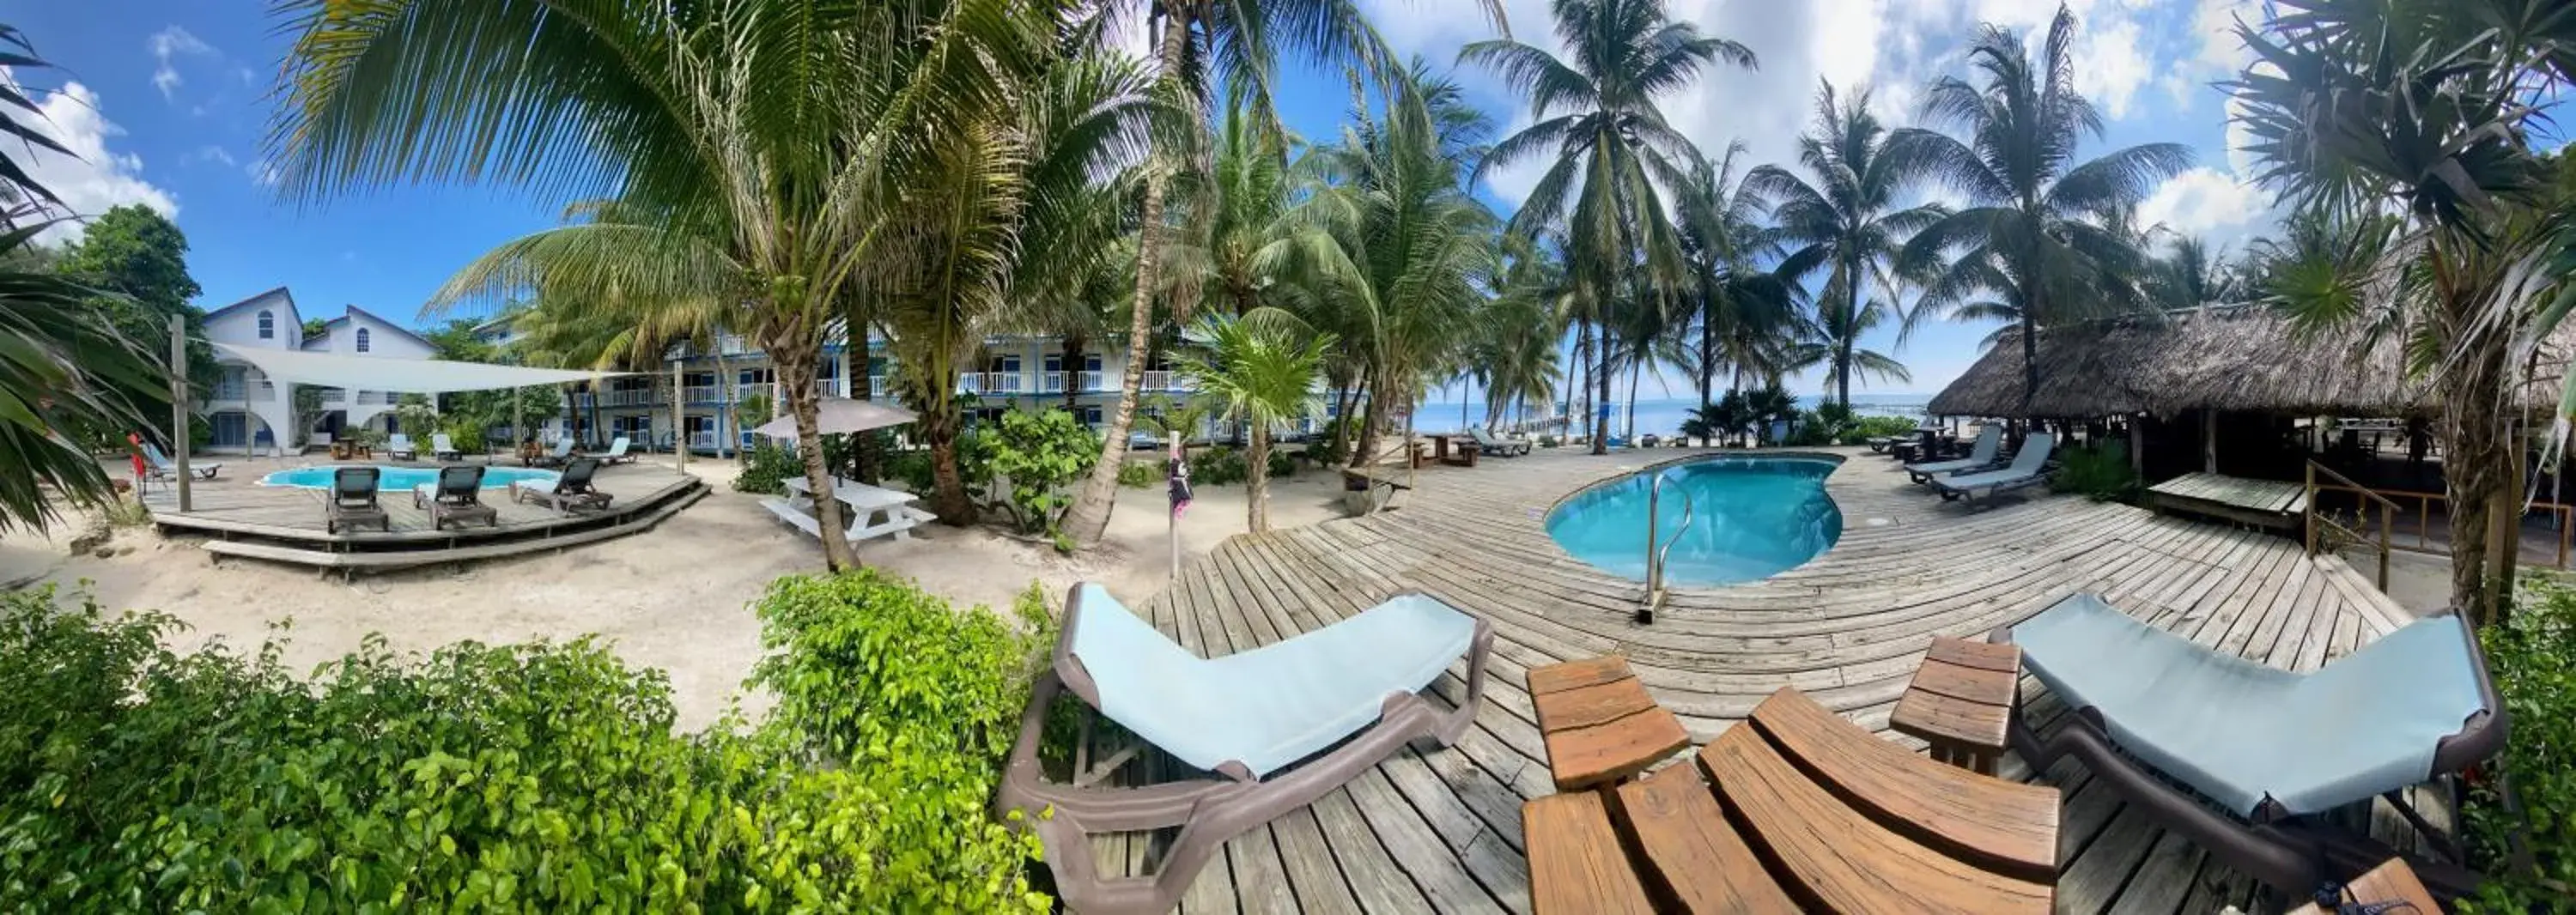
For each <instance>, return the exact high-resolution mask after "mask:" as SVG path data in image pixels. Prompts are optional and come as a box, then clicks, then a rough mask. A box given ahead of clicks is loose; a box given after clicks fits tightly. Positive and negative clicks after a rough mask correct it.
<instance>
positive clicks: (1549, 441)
mask: <svg viewBox="0 0 2576 915" xmlns="http://www.w3.org/2000/svg"><path fill="white" fill-rule="evenodd" d="M1538 446H1539V447H1541V448H1554V447H1556V436H1553V435H1542V436H1539V437H1538Z"/></svg>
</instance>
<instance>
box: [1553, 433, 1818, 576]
mask: <svg viewBox="0 0 2576 915" xmlns="http://www.w3.org/2000/svg"><path fill="white" fill-rule="evenodd" d="M1841 464H1842V459H1840V458H1836V457H1832V456H1830V455H1817V456H1814V457H1749V456H1743V457H1739V456H1727V455H1721V456H1717V457H1710V458H1702V459H1699V460H1693V461H1687V462H1683V463H1677V464H1667V465H1665V466H1663V467H1659V468H1656V469H1654V470H1651V471H1644V472H1640V473H1636V474H1631V475H1629V476H1627V477H1625V478H1622V479H1617V480H1612V481H1610V482H1607V483H1601V484H1598V485H1596V486H1593V487H1592V488H1590V489H1587V490H1584V491H1582V492H1579V493H1576V494H1575V495H1574V496H1573V497H1572V498H1569V499H1567V500H1565V501H1564V502H1563V503H1561V504H1559V505H1557V507H1556V510H1555V511H1553V512H1551V513H1549V514H1548V517H1547V533H1548V536H1550V537H1553V538H1555V539H1556V542H1557V545H1558V546H1562V547H1564V548H1565V551H1566V552H1568V553H1572V554H1574V556H1575V558H1577V559H1581V560H1583V561H1584V562H1588V563H1591V564H1592V565H1594V566H1597V567H1599V568H1601V569H1602V570H1603V571H1607V572H1610V573H1612V574H1616V575H1621V576H1625V577H1628V578H1633V579H1636V580H1638V581H1644V580H1645V578H1646V499H1647V491H1648V490H1649V489H1650V488H1651V487H1652V486H1653V483H1654V479H1655V477H1657V476H1661V477H1663V478H1664V491H1663V510H1662V512H1661V514H1660V516H1659V517H1658V520H1657V524H1656V527H1657V528H1658V529H1659V530H1660V532H1661V533H1660V536H1658V537H1657V540H1656V542H1658V543H1671V544H1672V549H1671V551H1670V552H1668V553H1666V554H1664V555H1665V561H1666V565H1665V567H1664V579H1665V580H1666V581H1667V582H1670V583H1672V584H1678V585H1724V584H1733V583H1735V582H1742V581H1753V580H1755V579H1760V578H1768V577H1770V576H1773V575H1777V574H1779V573H1781V572H1784V571H1787V570H1789V569H1792V568H1796V567H1797V566H1798V565H1800V564H1802V563H1804V562H1806V561H1807V560H1809V559H1813V558H1815V557H1816V554H1818V553H1822V552H1824V551H1825V550H1826V549H1828V548H1831V547H1832V546H1833V545H1834V541H1835V540H1837V539H1840V538H1841V537H1842V534H1843V513H1842V509H1841V508H1838V507H1836V506H1835V505H1834V500H1833V497H1831V496H1828V495H1826V494H1825V477H1827V476H1829V475H1831V474H1832V473H1833V472H1834V468H1835V467H1838V466H1840V465H1841ZM1675 538H1678V540H1676V539H1675Z"/></svg>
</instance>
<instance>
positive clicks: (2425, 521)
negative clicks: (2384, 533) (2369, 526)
mask: <svg viewBox="0 0 2576 915" xmlns="http://www.w3.org/2000/svg"><path fill="white" fill-rule="evenodd" d="M2328 472H2329V473H2331V472H2332V471H2328ZM2337 479H2342V478H2341V477H2337ZM2316 490H2317V491H2319V492H2357V493H2361V494H2364V495H2367V496H2371V497H2373V498H2378V499H2381V500H2382V501H2387V500H2391V499H2395V500H2408V501H2413V502H2414V503H2415V542H2414V543H2411V544H2409V543H2396V544H2394V547H2395V548H2396V549H2401V550H2406V551H2408V552H2413V553H2431V554H2434V555H2447V554H2449V552H2450V549H2449V548H2448V547H2447V546H2444V545H2438V544H2435V543H2434V542H2433V503H2436V502H2439V503H2442V509H2443V511H2444V512H2445V513H2447V512H2449V511H2450V502H2451V498H2450V497H2449V496H2446V495H2443V494H2441V493H2438V492H2416V491H2413V490H2405V489H2365V488H2362V487H2359V486H2353V485H2349V481H2347V483H2346V485H2341V486H2335V485H2326V484H2319V485H2318V486H2317V487H2316ZM2311 501H2313V497H2311ZM2396 504H2397V505H2398V507H2399V510H2400V511H2401V512H2403V510H2404V504H2403V502H2398V503H2396ZM2530 510H2532V511H2543V512H2548V513H2550V514H2553V515H2557V516H2558V518H2557V521H2556V524H2555V526H2556V527H2557V528H2558V545H2557V557H2556V560H2555V561H2554V562H2552V563H2551V564H2552V565H2554V566H2556V567H2558V568H2561V569H2564V568H2567V567H2568V560H2569V559H2571V558H2576V505H2567V504H2563V503H2558V502H2535V503H2532V505H2531V509H2530ZM2383 526H2385V522H2383ZM2520 546H2521V539H2520V538H2519V537H2517V538H2515V547H2516V548H2517V549H2518V548H2520Z"/></svg>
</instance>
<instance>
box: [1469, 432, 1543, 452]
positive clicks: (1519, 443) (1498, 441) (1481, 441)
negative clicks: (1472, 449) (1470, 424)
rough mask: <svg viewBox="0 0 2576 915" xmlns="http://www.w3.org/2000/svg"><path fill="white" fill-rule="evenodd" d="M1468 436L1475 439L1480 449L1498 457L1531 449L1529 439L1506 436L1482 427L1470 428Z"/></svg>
mask: <svg viewBox="0 0 2576 915" xmlns="http://www.w3.org/2000/svg"><path fill="white" fill-rule="evenodd" d="M1467 437H1468V438H1470V439H1473V440H1475V442H1476V447H1477V448H1478V449H1480V450H1482V451H1484V452H1485V453H1486V454H1490V455H1495V456H1497V457H1512V456H1516V455H1523V454H1528V453H1529V450H1530V443H1529V440H1528V439H1523V438H1505V437H1503V436H1500V435H1496V434H1494V433H1492V432H1489V431H1486V430H1484V429H1481V428H1469V429H1468V430H1467Z"/></svg>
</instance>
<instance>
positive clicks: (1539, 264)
mask: <svg viewBox="0 0 2576 915" xmlns="http://www.w3.org/2000/svg"><path fill="white" fill-rule="evenodd" d="M1503 244H1504V247H1505V250H1506V251H1507V252H1509V262H1508V264H1507V265H1506V266H1505V267H1504V272H1503V276H1502V282H1501V284H1500V288H1499V289H1498V290H1496V292H1495V295H1494V298H1493V301H1492V302H1490V303H1488V304H1487V305H1486V307H1485V308H1484V309H1483V316H1484V320H1483V321H1482V322H1481V323H1480V324H1479V326H1478V328H1477V331H1476V336H1475V340H1474V344H1473V351H1474V354H1473V360H1474V363H1475V365H1476V366H1477V371H1478V381H1480V382H1481V383H1482V384H1483V385H1484V386H1485V414H1486V427H1487V428H1493V427H1494V425H1495V423H1496V422H1497V420H1499V421H1501V422H1507V423H1509V422H1516V421H1521V422H1525V421H1526V415H1525V414H1524V413H1521V412H1520V410H1521V408H1525V407H1526V406H1527V405H1528V404H1529V403H1530V402H1532V401H1536V402H1538V403H1541V404H1548V405H1550V407H1549V409H1550V410H1551V415H1553V409H1554V408H1553V404H1554V403H1555V400H1556V384H1557V382H1558V380H1560V379H1562V378H1563V377H1564V374H1565V373H1564V370H1563V369H1562V368H1561V367H1560V366H1559V362H1560V359H1561V356H1560V354H1559V352H1558V347H1557V345H1558V343H1559V342H1560V341H1562V340H1564V339H1565V315H1564V313H1563V311H1562V308H1563V303H1564V298H1565V296H1564V277H1565V271H1564V266H1563V265H1562V264H1561V263H1559V262H1558V261H1557V260H1556V258H1555V256H1554V255H1553V254H1552V253H1551V252H1550V251H1549V249H1546V248H1542V247H1539V246H1537V245H1534V244H1530V243H1529V242H1528V241H1527V240H1526V239H1520V238H1518V237H1516V236H1508V237H1505V238H1504V239H1503ZM1516 417H1517V420H1516Z"/></svg>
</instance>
